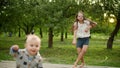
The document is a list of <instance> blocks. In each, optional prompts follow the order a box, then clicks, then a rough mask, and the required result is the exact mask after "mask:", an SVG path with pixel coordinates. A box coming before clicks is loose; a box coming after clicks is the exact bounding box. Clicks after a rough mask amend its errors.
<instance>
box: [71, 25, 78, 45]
mask: <svg viewBox="0 0 120 68" xmlns="http://www.w3.org/2000/svg"><path fill="white" fill-rule="evenodd" d="M77 27H78V26H77V25H74V32H73V41H72V44H73V45H76V33H77Z"/></svg>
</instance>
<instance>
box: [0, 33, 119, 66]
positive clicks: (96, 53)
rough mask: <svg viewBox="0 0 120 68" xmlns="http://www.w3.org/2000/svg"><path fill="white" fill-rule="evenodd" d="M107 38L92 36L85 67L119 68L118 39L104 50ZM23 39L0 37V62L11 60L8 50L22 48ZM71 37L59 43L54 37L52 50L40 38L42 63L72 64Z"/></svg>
mask: <svg viewBox="0 0 120 68" xmlns="http://www.w3.org/2000/svg"><path fill="white" fill-rule="evenodd" d="M107 38H108V37H107V36H103V35H100V36H99V35H93V36H92V38H91V39H90V45H89V49H88V51H87V53H86V55H85V58H84V59H85V62H86V64H87V65H99V66H115V67H120V39H119V38H117V39H115V41H114V44H113V49H106V42H107V40H106V39H107ZM24 42H25V37H22V38H18V37H0V60H13V58H12V57H11V56H10V55H9V48H10V47H11V46H12V45H13V44H18V45H19V46H20V48H24ZM71 42H72V36H69V37H68V39H64V42H60V37H54V44H53V48H48V46H47V45H48V44H47V38H46V37H44V38H42V47H41V50H40V53H41V55H42V57H43V58H45V59H44V62H50V63H58V64H73V63H74V61H75V59H76V57H77V52H76V47H75V46H73V45H72V44H71Z"/></svg>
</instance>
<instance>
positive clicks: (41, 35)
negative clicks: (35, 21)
mask: <svg viewBox="0 0 120 68" xmlns="http://www.w3.org/2000/svg"><path fill="white" fill-rule="evenodd" d="M40 37H41V38H43V34H42V28H40Z"/></svg>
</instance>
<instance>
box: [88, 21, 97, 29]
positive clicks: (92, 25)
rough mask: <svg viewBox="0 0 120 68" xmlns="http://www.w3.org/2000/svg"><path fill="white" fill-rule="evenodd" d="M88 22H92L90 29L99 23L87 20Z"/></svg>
mask: <svg viewBox="0 0 120 68" xmlns="http://www.w3.org/2000/svg"><path fill="white" fill-rule="evenodd" d="M87 20H88V21H89V22H90V25H91V27H90V28H93V27H95V26H96V25H97V23H96V22H94V21H91V20H90V19H87Z"/></svg>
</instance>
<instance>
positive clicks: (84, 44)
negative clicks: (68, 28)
mask: <svg viewBox="0 0 120 68" xmlns="http://www.w3.org/2000/svg"><path fill="white" fill-rule="evenodd" d="M95 26H96V23H95V22H92V21H90V20H88V19H85V17H84V14H83V12H78V14H77V16H76V21H75V22H74V36H73V41H72V44H73V45H76V49H77V53H78V57H77V58H76V61H75V62H74V66H73V68H77V65H78V63H79V61H81V65H80V68H83V67H84V64H85V62H84V55H85V53H86V51H87V49H88V45H89V37H90V29H91V28H93V27H95Z"/></svg>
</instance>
